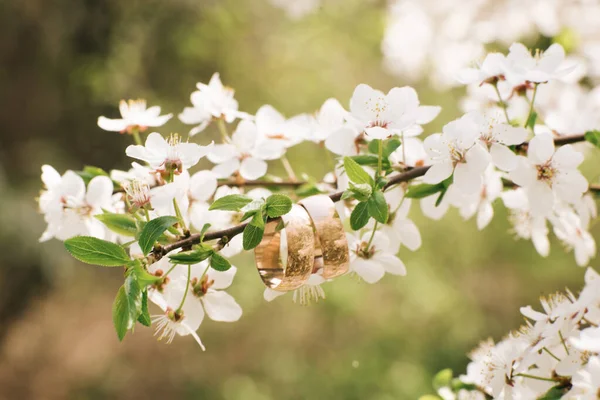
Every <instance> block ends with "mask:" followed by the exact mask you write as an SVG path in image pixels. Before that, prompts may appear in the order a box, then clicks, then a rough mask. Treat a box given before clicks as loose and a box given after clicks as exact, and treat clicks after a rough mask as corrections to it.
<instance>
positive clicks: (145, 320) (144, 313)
mask: <svg viewBox="0 0 600 400" xmlns="http://www.w3.org/2000/svg"><path fill="white" fill-rule="evenodd" d="M137 320H138V322H139V323H140V324H142V325H144V326H150V325H152V320H151V319H150V313H149V312H148V291H147V290H144V291H143V292H142V310H141V312H140V316H139V317H138V319H137Z"/></svg>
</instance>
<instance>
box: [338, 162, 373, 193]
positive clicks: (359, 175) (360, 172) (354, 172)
mask: <svg viewBox="0 0 600 400" xmlns="http://www.w3.org/2000/svg"><path fill="white" fill-rule="evenodd" d="M344 169H345V170H346V174H348V178H349V179H350V180H351V181H352V182H354V183H366V184H368V185H371V186H373V178H371V176H370V175H369V174H368V173H367V171H365V170H364V169H363V168H362V167H361V166H360V165H359V164H358V163H357V162H356V161H354V160H353V159H351V158H350V157H344Z"/></svg>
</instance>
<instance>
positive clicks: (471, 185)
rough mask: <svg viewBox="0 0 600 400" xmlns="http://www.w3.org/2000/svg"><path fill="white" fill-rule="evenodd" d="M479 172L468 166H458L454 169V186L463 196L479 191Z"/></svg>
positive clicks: (480, 182) (480, 178)
mask: <svg viewBox="0 0 600 400" xmlns="http://www.w3.org/2000/svg"><path fill="white" fill-rule="evenodd" d="M481 184H482V177H481V172H480V171H479V170H478V169H476V168H473V167H471V165H470V164H468V163H467V164H458V165H457V166H456V168H455V169H454V185H456V187H457V188H458V189H459V190H460V191H461V192H463V193H464V194H472V193H476V192H478V191H479V190H481Z"/></svg>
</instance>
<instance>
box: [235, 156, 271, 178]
mask: <svg viewBox="0 0 600 400" xmlns="http://www.w3.org/2000/svg"><path fill="white" fill-rule="evenodd" d="M266 173H267V163H266V162H265V161H263V160H259V159H258V158H254V157H250V158H246V159H244V160H243V161H242V163H241V165H240V175H241V176H242V178H244V179H249V180H254V179H258V178H260V177H261V176H264V175H265V174H266Z"/></svg>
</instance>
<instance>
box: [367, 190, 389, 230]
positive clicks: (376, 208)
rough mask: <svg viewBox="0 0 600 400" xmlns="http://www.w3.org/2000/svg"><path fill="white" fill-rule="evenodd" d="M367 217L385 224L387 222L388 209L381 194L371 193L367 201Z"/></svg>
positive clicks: (378, 192) (377, 192)
mask: <svg viewBox="0 0 600 400" xmlns="http://www.w3.org/2000/svg"><path fill="white" fill-rule="evenodd" d="M367 209H368V211H369V215H370V216H371V217H373V218H375V221H378V222H381V223H382V224H385V223H386V222H387V220H388V214H389V209H388V205H387V202H386V201H385V196H384V195H383V192H380V191H376V192H373V194H372V195H371V197H369V200H368V201H367Z"/></svg>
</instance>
